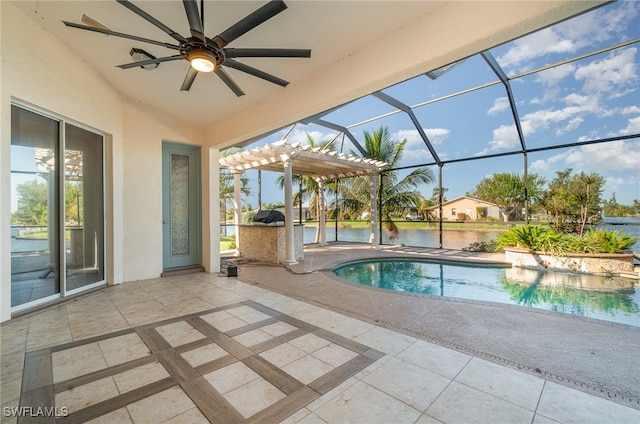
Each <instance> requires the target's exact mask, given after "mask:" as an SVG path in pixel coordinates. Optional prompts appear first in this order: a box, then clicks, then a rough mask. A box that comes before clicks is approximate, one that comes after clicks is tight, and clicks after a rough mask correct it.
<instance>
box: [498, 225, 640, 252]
mask: <svg viewBox="0 0 640 424" xmlns="http://www.w3.org/2000/svg"><path fill="white" fill-rule="evenodd" d="M636 241H638V237H637V236H634V237H632V236H630V235H629V234H626V233H624V232H623V231H605V230H602V229H593V228H590V229H589V230H588V231H587V232H586V233H585V234H584V235H582V236H580V235H571V234H569V235H565V234H560V233H556V232H555V231H553V230H551V229H549V228H544V227H540V226H534V225H529V224H527V225H518V226H516V227H512V228H510V229H509V230H508V231H506V232H504V233H502V234H500V235H498V236H497V237H496V248H497V249H502V248H505V247H519V248H521V249H531V250H537V251H540V252H546V253H554V254H560V255H561V254H566V253H623V252H625V251H627V250H629V248H630V247H631V246H632V245H633V244H634V243H635V242H636Z"/></svg>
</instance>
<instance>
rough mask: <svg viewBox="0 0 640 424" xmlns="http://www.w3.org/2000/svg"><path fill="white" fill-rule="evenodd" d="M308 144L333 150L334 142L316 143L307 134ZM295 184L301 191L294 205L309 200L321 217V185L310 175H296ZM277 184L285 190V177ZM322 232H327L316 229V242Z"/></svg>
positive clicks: (311, 209) (295, 198) (295, 196)
mask: <svg viewBox="0 0 640 424" xmlns="http://www.w3.org/2000/svg"><path fill="white" fill-rule="evenodd" d="M307 143H308V144H309V147H310V148H312V149H313V148H316V147H319V148H320V149H322V150H324V149H328V150H333V141H332V140H327V141H322V142H319V143H318V142H316V141H315V140H314V139H313V137H312V136H311V135H309V134H307ZM293 179H294V182H295V183H297V184H298V186H299V187H300V190H299V191H297V192H296V193H294V194H293V201H294V203H298V204H299V203H301V202H304V201H305V200H309V210H310V211H314V215H315V217H316V218H318V217H319V216H320V201H319V200H320V184H318V181H316V179H315V178H313V177H311V176H309V175H295V176H294V177H293ZM276 184H277V185H278V187H279V188H280V189H282V188H284V176H282V175H281V176H279V177H278V178H277V179H276ZM320 231H325V229H324V228H320V225H318V227H317V228H316V239H315V242H316V243H318V242H319V241H320Z"/></svg>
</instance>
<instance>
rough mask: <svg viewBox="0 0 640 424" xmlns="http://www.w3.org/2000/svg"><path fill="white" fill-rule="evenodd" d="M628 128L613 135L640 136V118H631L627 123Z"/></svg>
mask: <svg viewBox="0 0 640 424" xmlns="http://www.w3.org/2000/svg"><path fill="white" fill-rule="evenodd" d="M627 124H628V125H627V126H626V127H625V128H623V129H621V130H620V131H618V132H616V133H615V134H613V135H628V134H640V116H636V117H635V118H631V119H629V120H628V121H627Z"/></svg>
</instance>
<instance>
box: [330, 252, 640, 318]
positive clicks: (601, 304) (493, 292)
mask: <svg viewBox="0 0 640 424" xmlns="http://www.w3.org/2000/svg"><path fill="white" fill-rule="evenodd" d="M333 272H334V273H335V275H337V276H338V277H340V278H342V279H345V280H347V281H350V282H353V283H357V284H362V285H365V286H370V287H376V288H381V289H387V290H394V291H401V292H410V293H419V294H424V295H431V296H444V297H453V298H462V299H471V300H481V301H490V302H499V303H505V304H512V305H523V306H528V307H532V308H540V309H546V310H550V311H556V312H564V313H568V314H572V315H578V316H584V317H590V318H595V319H601V320H605V321H612V322H617V323H622V324H628V325H633V326H636V327H640V307H639V306H638V305H640V287H638V286H637V284H634V280H631V279H627V278H618V277H607V276H599V275H589V274H576V273H566V272H552V271H539V270H532V269H524V268H512V267H509V266H502V265H484V264H469V263H458V262H435V261H431V260H415V259H406V258H391V259H374V260H363V261H356V262H349V263H346V264H343V265H340V266H339V267H337V268H336V269H334V271H333Z"/></svg>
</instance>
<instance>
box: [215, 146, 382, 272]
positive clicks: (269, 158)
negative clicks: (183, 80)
mask: <svg viewBox="0 0 640 424" xmlns="http://www.w3.org/2000/svg"><path fill="white" fill-rule="evenodd" d="M386 165H387V164H386V163H385V162H381V161H377V160H373V159H367V158H362V157H359V156H354V155H345V154H344V153H339V152H336V151H333V150H329V149H322V148H321V147H313V148H312V147H310V146H308V145H306V146H301V145H300V143H296V144H290V143H288V142H287V141H286V140H282V141H278V142H276V143H271V144H267V145H266V146H264V147H258V148H255V149H251V150H248V151H244V152H238V153H236V154H233V155H230V156H227V157H224V158H221V159H220V166H222V167H226V168H228V169H230V170H232V171H234V208H235V225H236V234H238V228H237V226H239V225H240V223H241V222H242V211H241V209H242V208H241V199H240V197H241V192H240V174H241V173H242V172H243V171H246V170H249V169H260V170H266V171H276V172H284V203H285V214H284V215H285V237H286V259H285V262H286V263H287V264H290V265H291V264H295V263H296V259H295V253H294V234H293V221H294V219H293V175H294V174H295V175H307V176H311V177H313V178H314V179H315V180H316V181H317V182H318V185H319V186H320V199H318V202H319V204H320V213H319V216H318V221H319V222H318V226H319V228H320V230H321V231H320V244H321V245H324V244H326V237H325V232H324V231H323V229H324V227H325V225H326V223H325V213H324V196H323V193H324V190H323V184H324V182H325V181H328V180H334V179H337V178H348V177H357V176H366V175H368V176H369V177H370V192H371V237H370V239H369V242H370V243H371V245H372V247H373V248H377V246H378V227H377V225H376V222H377V220H378V207H377V202H376V198H377V187H378V182H377V180H378V175H379V174H380V171H382V169H383V168H384V167H385V166H386ZM237 241H238V240H236V242H237Z"/></svg>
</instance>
